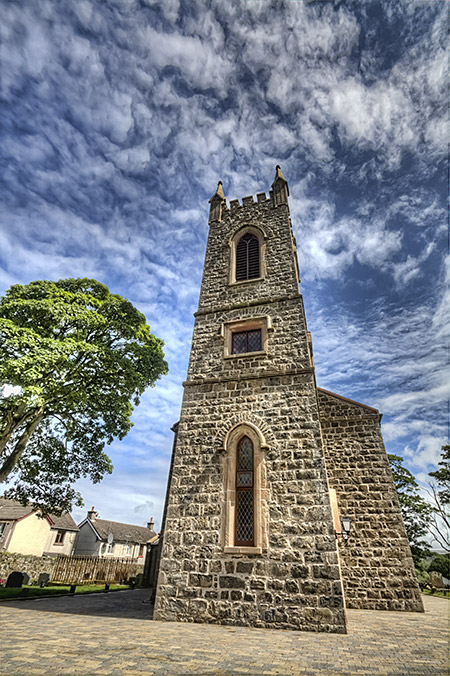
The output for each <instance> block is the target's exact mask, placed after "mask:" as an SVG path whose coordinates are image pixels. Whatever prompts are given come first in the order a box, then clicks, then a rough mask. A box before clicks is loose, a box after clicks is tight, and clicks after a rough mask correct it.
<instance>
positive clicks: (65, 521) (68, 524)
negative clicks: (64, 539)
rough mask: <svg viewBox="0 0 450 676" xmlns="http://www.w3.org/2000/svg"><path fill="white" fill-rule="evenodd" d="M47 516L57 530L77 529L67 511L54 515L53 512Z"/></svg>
mask: <svg viewBox="0 0 450 676" xmlns="http://www.w3.org/2000/svg"><path fill="white" fill-rule="evenodd" d="M49 516H50V518H51V520H52V521H53V526H52V528H56V529H57V530H76V531H77V530H79V528H78V526H77V524H76V523H75V521H74V520H73V519H72V517H71V516H70V514H69V513H68V512H66V513H65V514H61V516H55V515H54V514H50V515H49Z"/></svg>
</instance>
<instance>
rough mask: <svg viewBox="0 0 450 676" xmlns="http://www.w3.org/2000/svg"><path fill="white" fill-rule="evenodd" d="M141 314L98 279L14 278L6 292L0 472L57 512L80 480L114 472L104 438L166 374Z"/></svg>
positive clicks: (121, 433)
mask: <svg viewBox="0 0 450 676" xmlns="http://www.w3.org/2000/svg"><path fill="white" fill-rule="evenodd" d="M163 344H164V343H163V342H162V341H161V340H160V339H159V338H156V337H155V336H154V335H153V334H152V333H151V332H150V327H149V326H148V324H147V323H146V319H145V317H144V315H143V314H142V313H141V312H139V311H138V310H137V309H136V308H135V307H134V306H133V305H132V304H131V303H130V302H129V301H128V300H126V299H124V298H122V297H121V296H119V295H115V294H112V293H110V291H109V290H108V288H107V287H106V286H105V285H103V284H101V283H100V282H98V281H96V280H94V279H62V280H59V281H57V282H52V281H45V280H42V281H35V282H31V283H30V284H27V285H18V284H17V285H14V286H12V287H11V288H10V289H9V290H8V291H7V292H6V295H5V296H4V297H3V298H1V299H0V385H2V386H3V390H2V392H3V393H2V396H1V397H0V481H5V480H6V479H7V478H9V480H11V479H13V481H14V483H13V485H12V486H11V487H10V488H9V489H8V492H7V494H8V495H9V496H10V497H15V498H19V499H21V500H22V501H26V500H28V501H30V502H33V503H34V504H35V505H36V506H39V507H41V509H42V510H43V511H49V510H51V511H53V512H56V513H58V512H59V513H60V512H61V511H63V510H65V509H70V508H71V506H72V504H73V503H76V504H81V500H80V496H79V494H77V493H76V492H75V491H74V490H73V488H72V484H73V482H74V481H75V480H76V479H78V478H79V477H82V476H89V477H90V478H91V479H92V480H93V481H94V482H97V481H100V479H101V478H102V477H103V475H104V474H105V473H107V472H108V473H110V472H111V471H112V465H111V462H110V460H109V458H108V456H107V455H106V453H105V452H104V447H105V445H107V444H110V443H111V442H112V441H113V439H114V438H119V439H122V438H123V437H125V435H126V434H127V432H128V431H129V430H130V428H131V425H132V423H131V420H130V417H131V413H132V411H133V406H134V405H137V404H138V403H139V397H140V395H141V394H142V393H143V392H144V390H145V389H146V388H147V387H148V386H151V385H154V384H155V382H156V381H157V380H158V378H159V377H160V376H161V375H163V374H165V373H167V364H166V362H165V361H164V353H163V350H162V346H163Z"/></svg>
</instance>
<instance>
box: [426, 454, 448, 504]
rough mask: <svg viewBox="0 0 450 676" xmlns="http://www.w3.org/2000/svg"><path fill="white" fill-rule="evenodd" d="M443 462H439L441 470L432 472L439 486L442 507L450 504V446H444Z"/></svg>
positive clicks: (430, 474)
mask: <svg viewBox="0 0 450 676" xmlns="http://www.w3.org/2000/svg"><path fill="white" fill-rule="evenodd" d="M441 450H442V453H441V456H442V460H441V461H440V462H438V465H439V467H440V469H437V470H436V471H435V472H430V473H429V475H428V476H431V477H433V478H434V479H435V480H436V483H437V485H438V493H437V495H438V498H439V500H440V502H441V504H442V505H449V504H450V444H447V445H446V446H442V449H441Z"/></svg>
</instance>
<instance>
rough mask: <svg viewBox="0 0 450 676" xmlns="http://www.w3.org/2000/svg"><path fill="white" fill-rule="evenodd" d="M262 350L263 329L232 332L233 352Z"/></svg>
mask: <svg viewBox="0 0 450 676" xmlns="http://www.w3.org/2000/svg"><path fill="white" fill-rule="evenodd" d="M261 350H262V335H261V329H253V330H252V331H236V332H235V333H233V334H232V340H231V353H232V354H242V353H245V352H260V351H261Z"/></svg>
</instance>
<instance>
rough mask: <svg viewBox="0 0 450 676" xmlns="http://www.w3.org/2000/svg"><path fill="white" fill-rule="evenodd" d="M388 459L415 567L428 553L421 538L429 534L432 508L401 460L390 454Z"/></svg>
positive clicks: (399, 457) (425, 544) (397, 456)
mask: <svg viewBox="0 0 450 676" xmlns="http://www.w3.org/2000/svg"><path fill="white" fill-rule="evenodd" d="M388 458H389V464H390V466H391V471H392V476H393V479H394V484H395V488H396V489H397V495H398V499H399V502H400V508H401V510H402V516H403V522H404V524H405V528H406V534H407V536H408V540H409V545H410V547H411V553H412V556H413V559H414V563H415V564H416V566H417V565H418V563H419V561H421V560H422V559H423V558H424V556H426V555H427V554H428V553H429V547H428V545H427V543H426V542H424V541H423V538H424V536H425V535H426V534H427V533H428V532H429V526H430V520H431V512H432V508H431V505H430V504H429V503H428V502H427V501H426V500H425V499H424V498H423V497H422V496H421V495H420V493H419V485H418V483H417V481H416V479H415V477H414V476H413V474H411V472H410V471H409V470H408V469H406V467H404V466H403V465H402V463H403V458H402V457H401V456H399V455H390V454H388Z"/></svg>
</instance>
